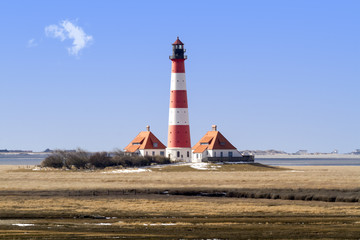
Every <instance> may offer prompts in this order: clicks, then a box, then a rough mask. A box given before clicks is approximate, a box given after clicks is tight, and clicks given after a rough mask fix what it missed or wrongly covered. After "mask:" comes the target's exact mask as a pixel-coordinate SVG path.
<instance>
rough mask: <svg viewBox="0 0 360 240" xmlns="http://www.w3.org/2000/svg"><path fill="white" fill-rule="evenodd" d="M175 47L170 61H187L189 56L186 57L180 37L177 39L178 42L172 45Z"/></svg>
mask: <svg viewBox="0 0 360 240" xmlns="http://www.w3.org/2000/svg"><path fill="white" fill-rule="evenodd" d="M172 45H173V53H172V56H170V57H169V58H170V59H187V56H186V55H184V52H186V50H185V49H184V44H183V43H182V42H181V41H180V39H179V37H177V39H176V41H175V42H174V43H173V44H172Z"/></svg>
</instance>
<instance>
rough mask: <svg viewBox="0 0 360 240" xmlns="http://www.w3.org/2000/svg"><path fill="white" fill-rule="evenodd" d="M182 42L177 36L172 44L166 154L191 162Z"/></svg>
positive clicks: (171, 157) (184, 58)
mask: <svg viewBox="0 0 360 240" xmlns="http://www.w3.org/2000/svg"><path fill="white" fill-rule="evenodd" d="M185 51H186V50H185V49H184V44H183V43H182V42H181V41H180V39H179V37H177V39H176V41H175V42H174V43H173V44H172V55H171V56H170V57H169V58H170V60H171V62H172V64H171V83H170V109H169V129H168V144H167V146H168V147H167V148H166V155H167V156H168V157H169V158H170V159H171V160H172V161H185V162H191V155H192V154H191V142H190V126H189V112H188V101H187V92H186V78H185V60H186V59H187V56H186V55H184V53H185Z"/></svg>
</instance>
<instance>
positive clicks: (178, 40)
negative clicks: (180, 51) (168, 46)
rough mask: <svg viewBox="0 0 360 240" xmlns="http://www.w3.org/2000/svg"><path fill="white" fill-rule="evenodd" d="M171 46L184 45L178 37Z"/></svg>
mask: <svg viewBox="0 0 360 240" xmlns="http://www.w3.org/2000/svg"><path fill="white" fill-rule="evenodd" d="M172 45H184V44H183V43H182V42H181V41H180V39H179V37H177V39H176V41H175V42H174V43H173V44H172Z"/></svg>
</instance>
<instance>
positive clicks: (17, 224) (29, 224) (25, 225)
mask: <svg viewBox="0 0 360 240" xmlns="http://www.w3.org/2000/svg"><path fill="white" fill-rule="evenodd" d="M11 225H13V226H19V227H31V226H35V224H31V223H14V224H11Z"/></svg>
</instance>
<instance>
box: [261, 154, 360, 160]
mask: <svg viewBox="0 0 360 240" xmlns="http://www.w3.org/2000/svg"><path fill="white" fill-rule="evenodd" d="M257 158H263V159H264V158H266V159H284V158H292V159H307V158H310V159H313V158H317V159H329V158H336V159H337V158H352V159H359V160H360V155H355V154H303V155H293V154H266V155H259V154H258V155H255V160H256V159H257Z"/></svg>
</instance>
